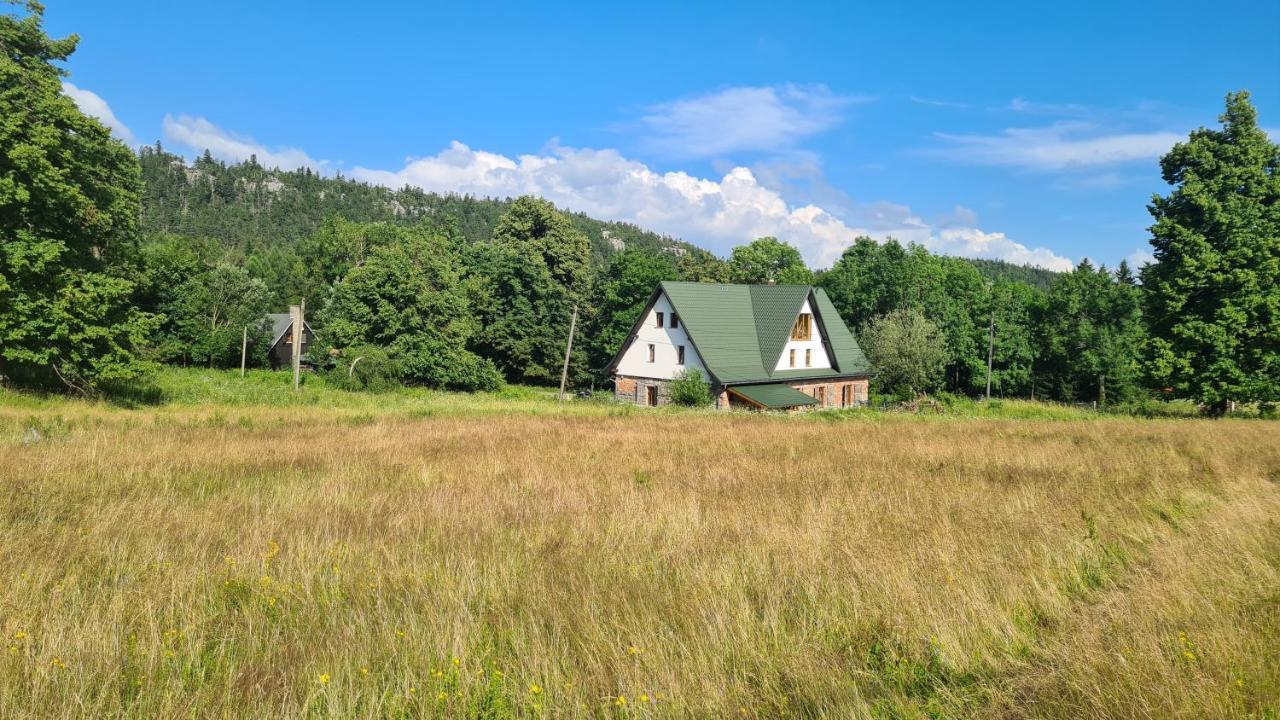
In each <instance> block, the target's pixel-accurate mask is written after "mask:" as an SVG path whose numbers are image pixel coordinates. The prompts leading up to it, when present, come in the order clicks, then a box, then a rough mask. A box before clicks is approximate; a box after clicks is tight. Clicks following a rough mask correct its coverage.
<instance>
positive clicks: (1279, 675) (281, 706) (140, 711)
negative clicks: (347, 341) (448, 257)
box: [0, 375, 1280, 718]
mask: <svg viewBox="0 0 1280 720" xmlns="http://www.w3.org/2000/svg"><path fill="white" fill-rule="evenodd" d="M201 377H203V376H199V375H191V376H189V377H186V378H180V380H181V381H182V383H184V384H185V383H195V382H197V381H200V382H203V380H200V378H201ZM219 382H227V383H229V382H232V381H231V380H226V379H224V380H221V381H219ZM264 382H265V381H264ZM272 392H276V391H274V390H273V391H271V392H266V391H264V392H262V393H258V392H256V391H255V392H250V393H247V394H246V395H243V396H238V397H237V398H235V399H231V400H225V399H224V400H220V401H217V402H216V403H204V402H196V401H194V400H190V399H189V398H188V401H183V400H182V399H181V398H179V399H178V400H175V401H172V402H168V403H165V404H161V405H156V406H147V407H141V408H135V409H120V408H116V407H112V406H109V405H104V404H87V403H79V402H72V401H66V400H53V399H38V398H30V397H25V396H17V395H12V394H9V395H0V632H2V633H3V646H2V647H3V650H4V653H3V656H0V717H3V718H63V717H74V718H85V717H91V718H108V717H138V718H185V717H239V718H250V717H255V718H256V717H282V718H298V717H405V718H410V717H414V718H416V717H444V718H452V717H466V718H469V717H483V718H506V717H521V718H537V717H548V718H561V717H565V718H576V717H620V718H648V717H653V718H672V717H694V718H710V717H731V716H732V717H749V718H774V717H831V718H862V717H870V718H894V717H900V718H916V717H946V718H953V717H977V718H1023V717H1027V718H1032V717H1034V718H1081V717H1088V718H1174V717H1178V718H1249V717H1253V718H1274V717H1276V716H1277V712H1278V711H1280V423H1274V422H1264V421H1248V420H1237V421H1200V420H1126V419H1116V418H1094V419H1076V420H1072V419H1050V420H1026V419H999V418H994V419H984V418H950V417H944V418H934V419H922V418H912V417H885V416H882V415H877V414H872V413H866V414H849V415H834V416H828V417H818V416H812V417H799V418H790V417H764V416H746V415H735V416H732V417H726V416H718V415H713V414H710V413H706V412H701V413H700V412H683V413H682V412H653V411H649V412H646V411H630V410H627V409H620V408H614V407H611V406H609V405H595V404H587V403H584V404H570V405H569V406H568V407H560V406H557V405H555V404H554V403H551V402H549V401H547V400H539V399H529V398H527V397H526V398H522V399H505V400H504V399H503V398H465V397H460V396H446V395H441V394H430V393H420V394H409V395H397V396H394V397H387V398H379V397H376V396H347V397H346V398H345V399H344V398H342V397H339V396H338V394H336V393H331V394H328V395H326V394H320V393H318V392H313V391H312V390H310V389H308V390H307V391H306V392H305V393H304V395H307V397H308V398H311V399H309V400H306V401H297V402H280V401H277V399H276V398H278V397H280V395H279V394H278V393H276V394H274V395H273V394H271V393H272ZM308 393H309V395H308ZM579 405H581V406H579Z"/></svg>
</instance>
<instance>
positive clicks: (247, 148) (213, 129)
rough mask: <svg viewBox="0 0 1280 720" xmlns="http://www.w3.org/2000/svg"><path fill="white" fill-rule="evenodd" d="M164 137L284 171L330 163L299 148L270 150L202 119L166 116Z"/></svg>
mask: <svg viewBox="0 0 1280 720" xmlns="http://www.w3.org/2000/svg"><path fill="white" fill-rule="evenodd" d="M164 136H165V139H167V140H169V141H171V142H176V143H179V144H181V145H185V146H187V147H189V148H191V149H192V150H194V151H196V152H204V151H205V150H208V151H209V153H210V154H212V155H213V156H214V157H216V158H218V159H219V160H223V161H225V162H232V163H237V162H243V161H245V160H248V159H249V157H250V156H251V155H252V156H256V157H257V160H258V164H259V165H262V166H263V167H267V168H280V169H282V170H297V169H298V168H301V167H309V168H311V169H313V170H317V171H319V170H324V169H325V167H326V166H327V165H328V164H329V163H328V161H326V160H315V159H313V158H311V157H310V156H309V155H307V154H306V153H305V152H303V151H302V150H299V149H297V148H291V147H282V148H278V149H276V150H269V149H268V148H267V147H266V146H265V145H262V144H260V143H258V142H256V141H254V139H253V138H249V137H242V136H239V135H236V134H234V133H231V132H229V131H227V130H224V129H222V128H220V127H218V126H217V125H214V124H213V123H211V122H209V121H208V120H206V119H204V118H202V117H191V116H190V115H179V116H177V117H176V118H175V117H174V116H172V115H165V116H164Z"/></svg>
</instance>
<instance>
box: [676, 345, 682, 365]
mask: <svg viewBox="0 0 1280 720" xmlns="http://www.w3.org/2000/svg"><path fill="white" fill-rule="evenodd" d="M676 364H677V365H683V364H684V346H683V345H677V346H676Z"/></svg>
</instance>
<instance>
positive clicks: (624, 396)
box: [613, 375, 671, 405]
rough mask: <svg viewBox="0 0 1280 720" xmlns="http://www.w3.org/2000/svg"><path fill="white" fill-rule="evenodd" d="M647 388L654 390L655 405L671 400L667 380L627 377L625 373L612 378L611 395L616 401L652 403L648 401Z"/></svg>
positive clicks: (640, 403)
mask: <svg viewBox="0 0 1280 720" xmlns="http://www.w3.org/2000/svg"><path fill="white" fill-rule="evenodd" d="M649 388H654V389H655V390H656V395H657V397H656V400H657V402H656V404H657V405H666V404H667V403H669V402H671V390H670V387H669V381H667V380H655V379H653V378H641V377H629V376H627V375H615V376H614V378H613V397H614V399H615V400H617V401H618V402H628V403H633V404H635V405H652V404H654V403H651V402H650V401H649V398H650V394H649Z"/></svg>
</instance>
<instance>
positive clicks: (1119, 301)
mask: <svg viewBox="0 0 1280 720" xmlns="http://www.w3.org/2000/svg"><path fill="white" fill-rule="evenodd" d="M1122 278H1123V280H1124V281H1123V282H1122V281H1121V279H1122ZM1038 325H1039V332H1040V337H1041V341H1040V345H1041V351H1040V363H1039V368H1038V369H1037V372H1036V376H1037V379H1038V383H1043V385H1042V386H1041V387H1043V388H1044V389H1045V390H1046V391H1047V392H1048V394H1049V395H1051V396H1052V397H1057V398H1059V399H1063V400H1079V401H1086V400H1088V401H1094V400H1096V401H1099V402H1100V403H1106V402H1108V401H1114V400H1123V399H1126V398H1128V397H1131V396H1132V395H1133V394H1134V393H1136V392H1137V390H1138V360H1139V355H1138V351H1139V345H1140V343H1141V340H1142V324H1141V310H1140V307H1139V297H1138V291H1137V288H1136V287H1134V285H1133V283H1132V278H1131V276H1130V273H1129V272H1128V266H1127V265H1126V266H1125V267H1124V268H1123V269H1122V270H1121V271H1120V272H1117V273H1116V274H1114V275H1113V274H1112V273H1111V272H1110V271H1108V270H1107V269H1106V268H1105V267H1100V268H1095V267H1094V266H1093V264H1092V263H1090V262H1089V261H1088V260H1083V261H1081V262H1080V264H1079V265H1078V266H1076V269H1075V270H1073V271H1072V272H1070V273H1067V274H1066V275H1063V276H1062V277H1060V278H1059V279H1058V280H1057V281H1056V282H1055V283H1054V285H1053V289H1052V290H1051V291H1050V293H1049V296H1048V298H1047V300H1046V303H1045V306H1044V309H1043V311H1042V314H1041V317H1040V322H1039V323H1038Z"/></svg>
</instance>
